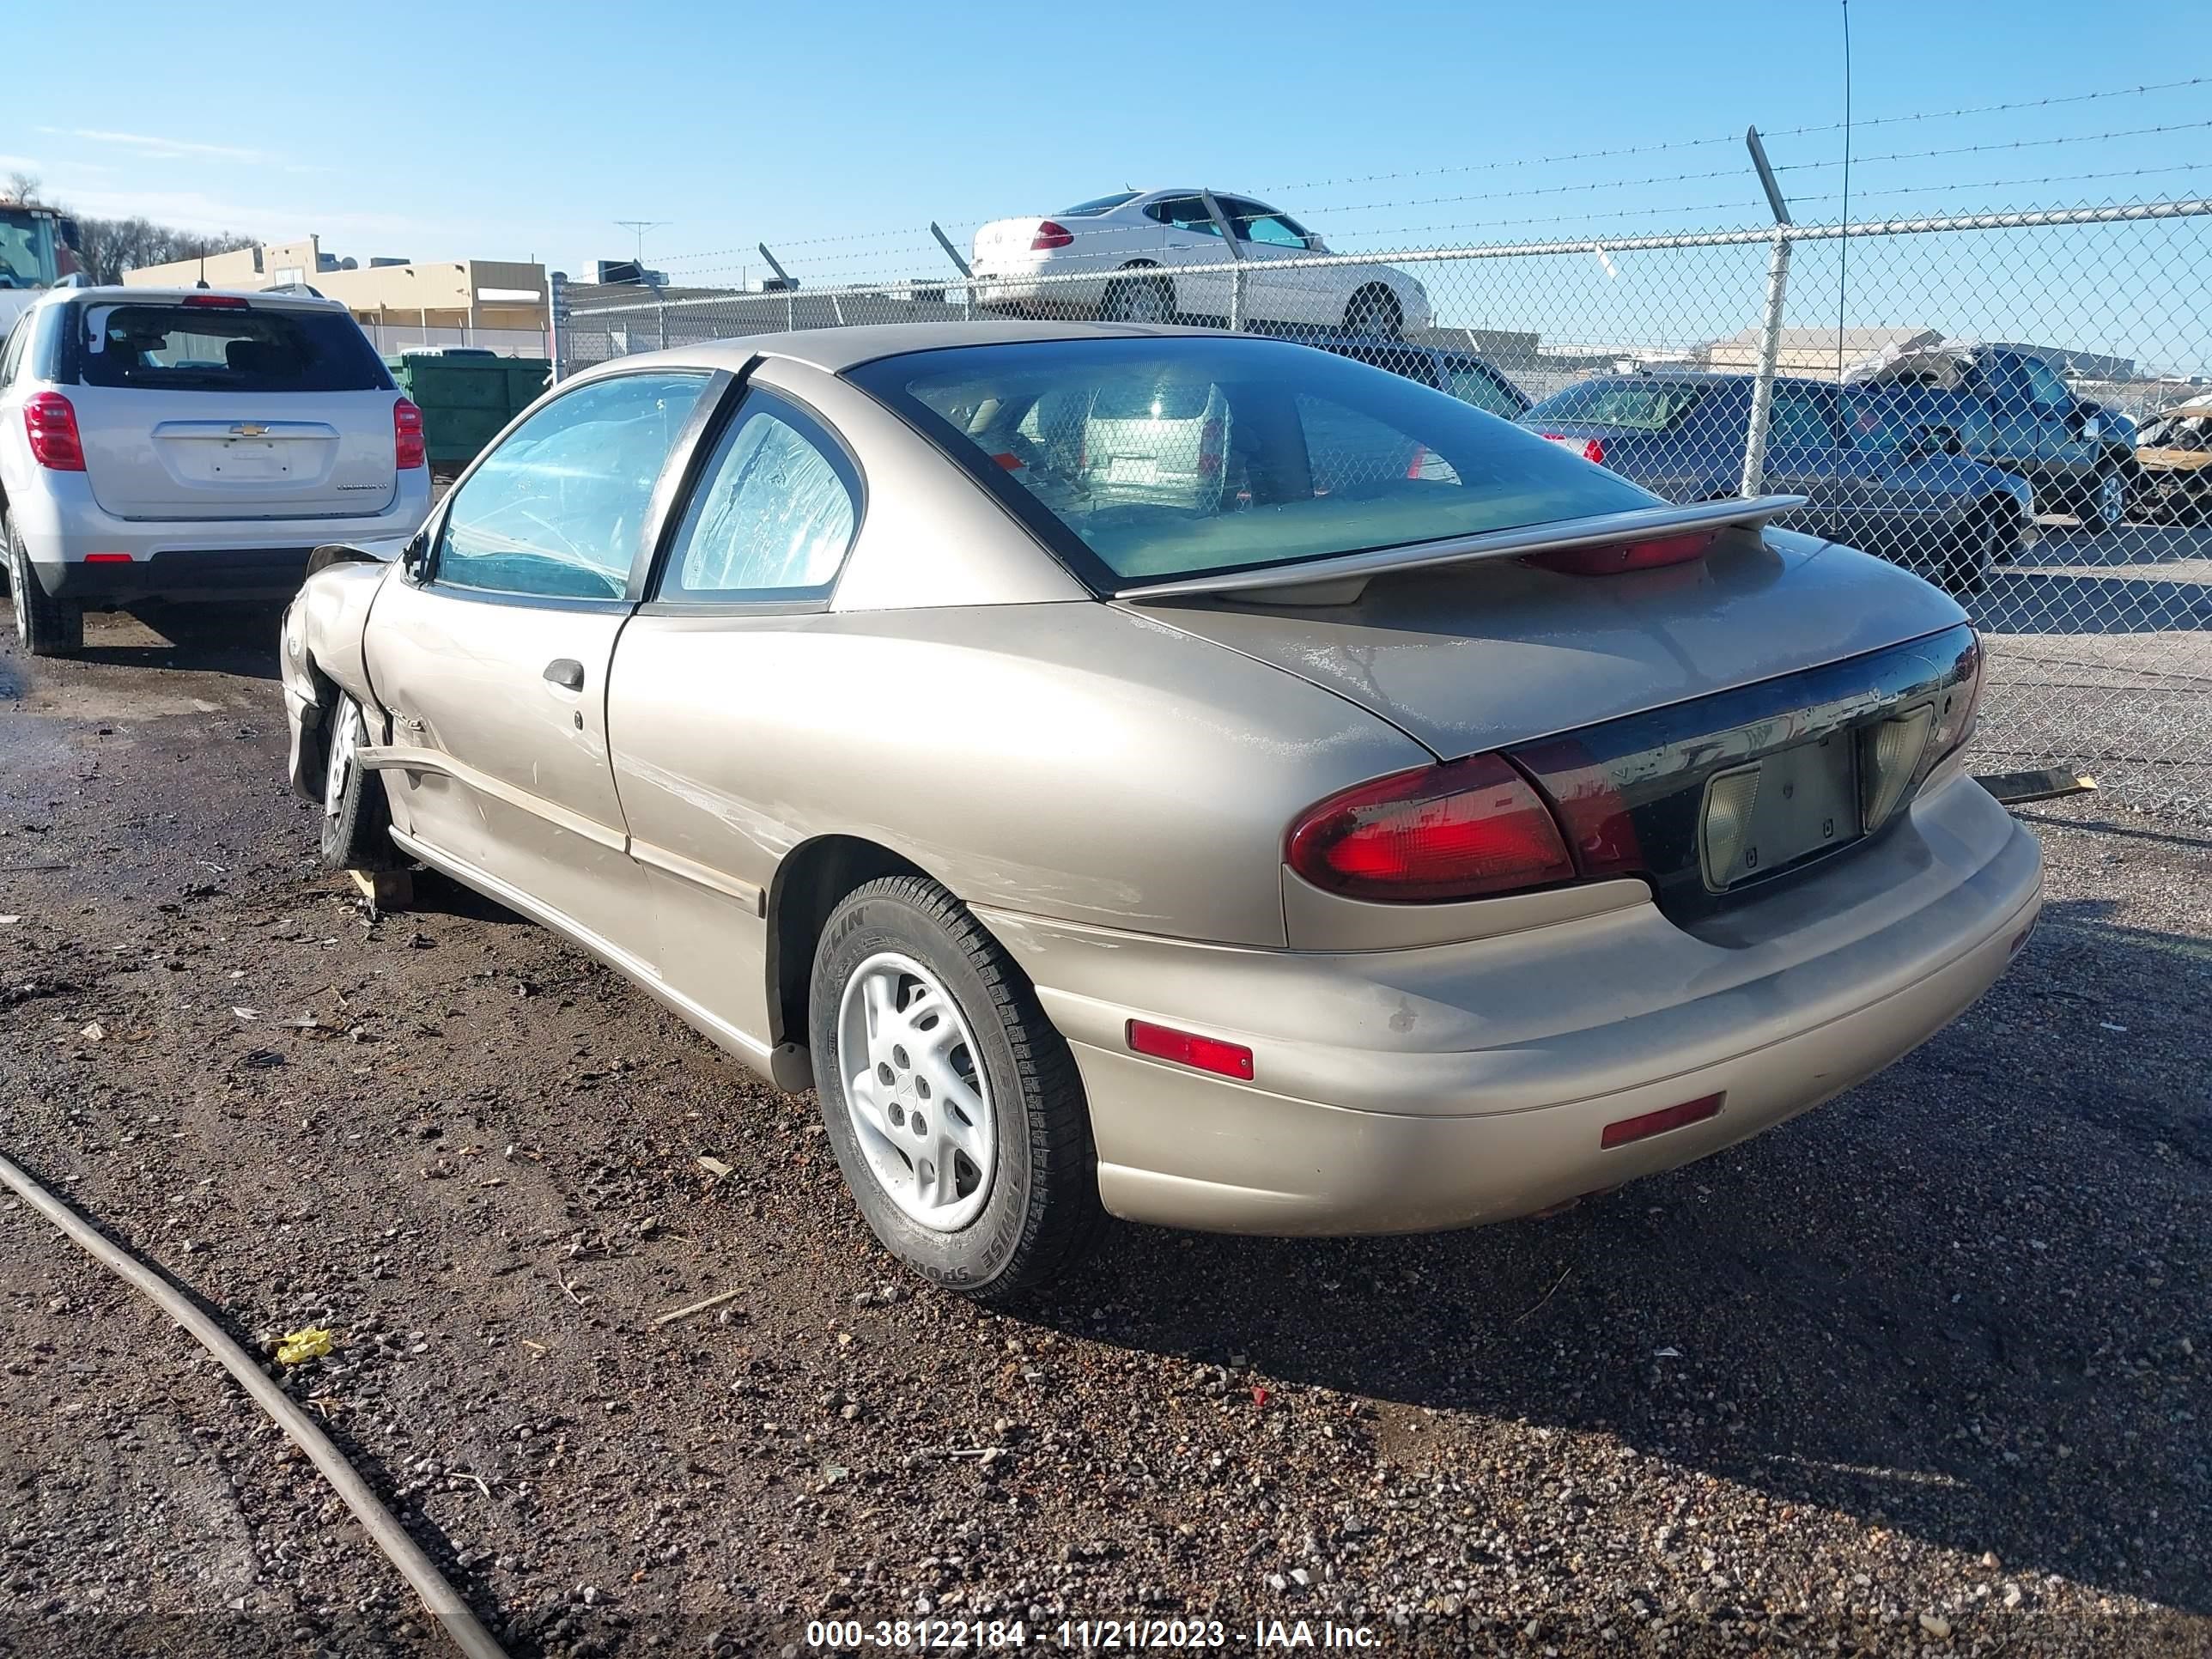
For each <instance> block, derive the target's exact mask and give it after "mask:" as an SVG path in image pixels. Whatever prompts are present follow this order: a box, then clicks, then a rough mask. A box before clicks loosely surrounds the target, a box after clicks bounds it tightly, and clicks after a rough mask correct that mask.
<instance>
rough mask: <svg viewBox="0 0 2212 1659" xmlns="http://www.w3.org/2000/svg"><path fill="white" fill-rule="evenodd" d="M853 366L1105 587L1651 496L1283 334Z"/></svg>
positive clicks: (1104, 343) (1395, 542)
mask: <svg viewBox="0 0 2212 1659" xmlns="http://www.w3.org/2000/svg"><path fill="white" fill-rule="evenodd" d="M850 378H851V379H853V380H855V381H856V382H858V383H859V384H860V385H861V386H864V387H866V389H867V390H868V391H870V392H872V393H874V394H875V395H876V396H877V397H878V398H883V399H884V401H886V402H887V403H889V404H891V406H892V407H894V408H895V409H897V410H899V411H900V412H901V413H902V414H903V415H904V416H907V418H908V420H910V421H911V422H913V423H914V424H915V425H916V426H917V427H919V428H921V430H923V431H924V432H926V433H927V434H928V435H930V436H931V437H932V438H933V439H934V440H935V441H937V442H938V443H939V445H940V447H943V448H945V451H946V452H947V453H950V454H951V456H952V457H953V458H954V459H956V460H957V461H959V462H960V463H961V464H962V465H963V467H965V468H966V470H967V471H968V472H969V475H970V476H971V477H974V478H975V479H976V480H977V481H978V483H980V484H981V486H982V487H983V488H985V489H988V490H990V491H992V492H993V493H994V494H995V495H999V496H1000V499H1002V500H1004V501H1006V503H1007V504H1008V506H1009V507H1012V508H1013V510H1014V511H1015V512H1016V513H1018V515H1019V516H1021V517H1022V518H1024V520H1027V521H1028V522H1029V523H1030V524H1031V525H1032V526H1035V527H1036V529H1037V530H1038V532H1039V533H1040V534H1042V535H1043V536H1044V537H1045V538H1046V539H1047V540H1048V542H1049V543H1050V544H1052V545H1054V547H1055V548H1056V549H1057V550H1059V551H1060V555H1061V556H1062V558H1063V560H1064V561H1065V562H1066V563H1067V564H1068V565H1069V566H1070V568H1073V569H1074V570H1075V571H1077V573H1078V574H1081V575H1082V576H1083V577H1084V578H1085V580H1088V581H1090V582H1091V584H1092V585H1093V586H1095V587H1097V588H1099V589H1101V590H1104V591H1111V590H1112V589H1114V588H1115V587H1118V586H1124V585H1126V584H1127V583H1128V582H1129V581H1132V580H1141V581H1151V580H1168V579H1170V578H1173V577H1176V576H1182V575H1198V574H1207V573H1212V572H1218V571H1229V570H1244V569H1252V568H1259V567H1261V566H1274V565H1285V564H1295V563H1298V562H1303V561H1305V560H1309V559H1319V558H1328V557H1330V556H1334V555H1337V554H1340V553H1352V552H1359V551H1363V550H1367V549H1370V548H1383V547H1397V546H1403V545H1406V544H1413V543H1418V542H1424V541H1433V540H1437V539H1440V538H1447V537H1455V536H1464V535H1471V534H1474V533H1477V532H1482V531H1486V530H1503V529H1508V528H1515V527H1518V526H1525V525H1532V524H1547V523H1553V522H1555V521H1557V520H1563V519H1575V518H1583V517H1587V516H1589V515H1592V514H1595V513H1618V512H1626V511H1630V510H1632V509H1634V508H1638V507H1650V506H1653V505H1655V504H1656V500H1657V498H1656V497H1655V496H1653V495H1649V494H1647V493H1646V492H1645V491H1644V490H1642V489H1638V488H1637V486H1635V485H1634V484H1632V483H1629V482H1628V481H1627V480H1626V479H1625V478H1623V477H1620V476H1619V475H1617V474H1615V473H1611V472H1607V471H1605V470H1604V469H1603V468H1601V467H1596V466H1592V465H1589V463H1588V462H1586V461H1584V460H1583V459H1581V458H1580V457H1578V456H1574V455H1570V454H1569V453H1566V452H1565V450H1563V449H1561V448H1560V447H1559V446H1558V445H1556V444H1547V443H1546V442H1545V441H1543V440H1542V439H1541V438H1539V437H1537V436H1536V435H1534V434H1533V433H1530V432H1526V431H1523V430H1522V429H1521V428H1517V427H1515V426H1510V425H1508V424H1507V423H1506V422H1503V421H1499V420H1497V419H1495V418H1493V417H1492V416H1488V415H1485V414H1483V413H1481V412H1480V411H1479V410H1474V409H1473V408H1470V407H1469V406H1468V404H1464V403H1462V402H1461V401H1460V400H1459V399H1458V398H1452V397H1449V396H1447V395H1446V394H1444V393H1443V392H1438V391H1434V390H1431V388H1429V387H1427V386H1418V385H1416V384H1414V383H1413V381H1411V380H1405V379H1403V378H1401V376H1399V375H1395V374H1389V373H1387V372H1386V371H1384V370H1383V369H1379V368H1370V367H1368V366H1367V365H1366V364H1364V363H1358V362H1350V361H1347V360H1346V359H1345V358H1342V357H1339V356H1334V355H1332V354H1330V353H1328V352H1322V351H1315V350H1312V349H1309V348H1307V347H1304V346H1298V345H1293V344H1291V343H1287V342H1285V341H1276V340H1267V339H1261V338H1255V337H1241V338H1240V337H1176V338H1166V339H1130V340H1098V339H1092V340H1064V341H1049V342H1047V341H1038V342H1024V343H1008V344H1005V345H983V346H971V347H966V348H962V349H953V350H945V351H931V352H920V353H915V354H912V355H910V356H902V357H890V358H885V359H884V360H882V361H880V362H873V363H869V364H866V365H865V366H863V367H862V368H858V369H854V370H853V371H850Z"/></svg>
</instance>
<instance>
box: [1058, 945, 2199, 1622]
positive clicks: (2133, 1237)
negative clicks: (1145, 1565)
mask: <svg viewBox="0 0 2212 1659" xmlns="http://www.w3.org/2000/svg"><path fill="white" fill-rule="evenodd" d="M2101 909H2102V907H2101V906H2099V905H2095V904H2089V903H2073V904H2063V903H2062V904H2054V905H2052V906H2051V908H2049V909H2048V910H2047V911H2046V913H2045V917H2046V926H2045V928H2044V929H2043V930H2042V931H2041V932H2040V933H2039V934H2038V936H2037V938H2036V940H2035V941H2034V942H2033V944H2032V945H2030V946H2029V947H2028V950H2027V952H2026V953H2024V955H2023V957H2022V958H2021V963H2020V964H2019V965H2018V967H2016V969H2015V972H2014V974H2013V975H2011V976H2009V977H2008V979H2007V980H2006V981H2003V982H2002V983H2001V984H2000V986H1999V987H1997V989H1996V990H1995V991H1994V992H1992V994H1990V997H1989V998H1987V999H1985V1000H1984V1002H1983V1003H1982V1004H1980V1005H1978V1006H1977V1007H1976V1008H1975V1009H1974V1010H1972V1011H1971V1012H1970V1013H1969V1014H1968V1016H1967V1018H1966V1019H1965V1020H1964V1021H1962V1022H1960V1024H1957V1025H1954V1027H1952V1028H1951V1029H1950V1030H1947V1031H1946V1032H1944V1033H1943V1034H1942V1035H1941V1036H1939V1037H1937V1038H1936V1040H1935V1041H1934V1042H1930V1043H1929V1045H1928V1046H1926V1047H1925V1048H1922V1049H1921V1050H1919V1051H1918V1052H1917V1053H1916V1054H1913V1055H1911V1056H1910V1057H1908V1058H1907V1059H1906V1060H1903V1061H1901V1062H1899V1064H1898V1065H1897V1066H1893V1067H1892V1068H1891V1069H1890V1070H1889V1071H1888V1072H1887V1073H1883V1074H1882V1075H1881V1076H1880V1077H1878V1078H1876V1079H1872V1080H1871V1081H1869V1083H1867V1084H1865V1085H1861V1086H1860V1087H1859V1088H1857V1089H1856V1090H1854V1091H1850V1093H1849V1094H1847V1095H1845V1096H1844V1097H1841V1098H1840V1099H1838V1100H1837V1101H1834V1102H1832V1103H1829V1104H1828V1105H1826V1106H1825V1107H1823V1108H1821V1109H1819V1110H1817V1111H1814V1112H1813V1113H1810V1114H1808V1115H1806V1116H1804V1117H1802V1118H1800V1119H1798V1120H1796V1121H1795V1122H1793V1123H1792V1124H1790V1125H1788V1126H1785V1127H1783V1128H1781V1129H1778V1130H1777V1131H1775V1132H1774V1133H1771V1134H1769V1135H1766V1136H1765V1137H1762V1138H1760V1139H1758V1140H1755V1141H1753V1142H1751V1143H1749V1144H1748V1145H1747V1146H1741V1147H1738V1148H1735V1149H1734V1150H1733V1151H1730V1152H1723V1153H1722V1154H1720V1155H1719V1156H1717V1157H1716V1158H1711V1159H1708V1160H1706V1161H1705V1162H1704V1163H1701V1164H1693V1165H1692V1166H1690V1167H1689V1168H1687V1169H1686V1170H1679V1171H1676V1172H1674V1174H1672V1175H1669V1176H1662V1177H1658V1178H1656V1179H1653V1180H1650V1181H1647V1182H1641V1183H1638V1184H1637V1185H1634V1186H1632V1187H1629V1188H1625V1189H1623V1190H1622V1191H1620V1192H1619V1193H1617V1194H1613V1195H1612V1196H1610V1197H1609V1198H1607V1199H1604V1200H1597V1201H1594V1202H1591V1203H1589V1204H1585V1205H1583V1206H1581V1207H1579V1208H1577V1209H1576V1210H1573V1211H1571V1212H1567V1213H1565V1214H1564V1215H1562V1216H1559V1217H1556V1218H1552V1219H1549V1220H1546V1221H1524V1222H1516V1223H1510V1224H1507V1225H1501V1226H1498V1227H1493V1228H1487V1229H1479V1230H1475V1231H1468V1232H1463V1233H1456V1234H1449V1235H1442V1236H1437V1237H1417V1238H1401V1239H1376V1240H1358V1241H1304V1242H1300V1241H1278V1240H1267V1239H1239V1238H1223V1237H1184V1236H1181V1235H1176V1234H1173V1233H1169V1232H1164V1231H1153V1230H1150V1229H1139V1228H1123V1229H1121V1230H1120V1231H1119V1233H1118V1236H1117V1237H1116V1239H1115V1242H1114V1243H1113V1244H1111V1245H1110V1246H1109V1248H1108V1249H1107V1250H1106V1251H1105V1252H1104V1253H1103V1255H1102V1257H1101V1258H1100V1260H1099V1261H1098V1263H1097V1266H1096V1267H1095V1268H1094V1269H1093V1270H1091V1272H1089V1273H1085V1275H1084V1276H1083V1277H1082V1278H1081V1279H1079V1281H1078V1282H1077V1283H1076V1284H1075V1285H1073V1286H1072V1287H1071V1288H1070V1291H1068V1293H1067V1294H1066V1295H1064V1296H1062V1297H1059V1298H1058V1299H1057V1302H1056V1304H1055V1306H1054V1308H1052V1309H1048V1310H1042V1312H1040V1313H1037V1314H1036V1315H1035V1316H1037V1317H1039V1318H1040V1319H1041V1322H1044V1323H1047V1324H1051V1325H1054V1326H1056V1327H1059V1328H1063V1329H1065V1330H1066V1331H1067V1332H1069V1333H1070V1334H1077V1335H1081V1336H1085V1337H1088V1338H1091V1339H1093V1340H1102V1341H1105V1342H1109V1343H1115V1344H1120V1345H1124V1346H1129V1347H1132V1348H1135V1349H1139V1350H1144V1351H1147V1352H1153V1353H1158V1354H1164V1355H1187V1356H1189V1357H1191V1358H1194V1359H1195V1360H1199V1361H1203V1362H1209V1363H1224V1362H1227V1361H1229V1360H1230V1359H1231V1358H1232V1356H1236V1355H1243V1356H1246V1357H1247V1358H1249V1361H1250V1363H1251V1364H1252V1365H1253V1366H1255V1368H1256V1369H1257V1370H1258V1371H1259V1372H1260V1373H1261V1374H1263V1375H1267V1376H1276V1377H1279V1378H1282V1379H1284V1380H1285V1381H1286V1382H1289V1383H1292V1384H1305V1385H1310V1386H1321V1387H1326V1388H1329V1389H1340V1390H1344V1391H1346V1392H1349V1393H1352V1394H1356V1395H1365V1396H1368V1397H1370V1398H1371V1399H1375V1400H1377V1401H1395V1402H1401V1403H1402V1404H1403V1405H1405V1406H1408V1407H1429V1408H1431V1409H1432V1410H1433V1411H1434V1412H1436V1413H1437V1416H1436V1417H1435V1418H1432V1419H1431V1418H1423V1419H1419V1420H1418V1421H1412V1424H1411V1425H1412V1427H1413V1429H1415V1430H1418V1431H1419V1432H1414V1433H1412V1434H1410V1435H1408V1436H1407V1437H1404V1438H1402V1439H1401V1440H1400V1441H1398V1442H1397V1443H1391V1441H1390V1440H1389V1437H1388V1433H1387V1429H1388V1425H1387V1424H1386V1425H1385V1431H1386V1435H1385V1446H1386V1449H1388V1451H1389V1455H1391V1456H1392V1457H1393V1458H1394V1459H1395V1460H1398V1461H1402V1462H1409V1463H1412V1464H1413V1465H1414V1466H1415V1467H1416V1468H1419V1466H1420V1465H1421V1463H1422V1462H1423V1461H1424V1460H1433V1462H1435V1463H1436V1464H1437V1465H1438V1466H1440V1467H1449V1466H1451V1465H1452V1464H1454V1463H1455V1462H1464V1463H1465V1464H1466V1465H1468V1466H1470V1467H1472V1468H1481V1467H1482V1466H1483V1465H1484V1463H1485V1462H1486V1460H1487V1459H1488V1458H1489V1457H1491V1456H1492V1455H1494V1447H1495V1441H1494V1439H1493V1438H1492V1425H1493V1424H1494V1423H1495V1422H1496V1421H1498V1420H1504V1421H1507V1422H1512V1421H1523V1422H1526V1423H1528V1424H1531V1425H1537V1426H1538V1427H1557V1428H1562V1429H1570V1430H1576V1431H1592V1432H1597V1433H1601V1434H1609V1435H1612V1436H1613V1437H1618V1438H1619V1439H1620V1440H1621V1441H1622V1442H1625V1443H1626V1444H1628V1445H1631V1446H1632V1447H1634V1448H1636V1449H1638V1450H1639V1451H1642V1452H1644V1453H1645V1454H1647V1455H1656V1456H1659V1457H1662V1458H1664V1459H1666V1460H1667V1461H1668V1462H1673V1463H1674V1464H1677V1465H1680V1466H1682V1467H1686V1468H1692V1469H1699V1470H1703V1471H1705V1472H1707V1473H1710V1474H1714V1475H1719V1476H1724V1477H1726V1478H1728V1479H1729V1480H1735V1481H1740V1482H1743V1483H1746V1484H1747V1485H1749V1486H1753V1487H1756V1488H1759V1489H1763V1490H1765V1491H1766V1492H1770V1493H1771V1494H1774V1495H1776V1496H1778V1497H1779V1498H1782V1499H1784V1501H1787V1502H1791V1503H1802V1504H1819V1505H1824V1506H1827V1507H1830V1508H1832V1509H1833V1510H1839V1511H1842V1512H1844V1513H1845V1514H1848V1515H1850V1516H1856V1517H1858V1518H1860V1519H1861V1520H1863V1521H1865V1522H1869V1523H1871V1524H1874V1525H1877V1526H1886V1527H1888V1528H1893V1529H1895V1530H1899V1531H1901V1532H1904V1533H1907V1534H1914V1535H1917V1536H1918V1537H1920V1538H1922V1539H1925V1540H1927V1541H1931V1542H1934V1543H1937V1544H1941V1545H1943V1546H1947V1547H1951V1548H1954V1549H1958V1550H1960V1551H1964V1552H1966V1553H1969V1554H1970V1555H1979V1554H1980V1553H1983V1552H1984V1551H1994V1552H1995V1553H1996V1555H1997V1556H1998V1557H1999V1558H2000V1559H2001V1560H2002V1565H2003V1570H2004V1571H2005V1573H2006V1574H2007V1575H2008V1576H2010V1575H2013V1574H2024V1573H2033V1572H2057V1573H2063V1574H2064V1575H2066V1576H2067V1577H2069V1578H2073V1579H2075V1580H2077V1581H2082V1582H2087V1583H2093V1584H2096V1585H2099V1586H2100V1587H2103V1588H2106V1589H2112V1590H2124V1591H2127V1592H2129V1593H2130V1594H2134V1595H2145V1596H2149V1597H2152V1598H2154V1599H2155V1600H2157V1601H2163V1602H2166V1603H2168V1604H2170V1605H2173V1606H2177V1607H2183V1608H2186V1609H2191V1610H2194V1611H2198V1612H2203V1611H2206V1610H2212V1560H2208V1557H2207V1556H2206V1554H2205V1552H2204V1550H2203V1516H2204V1515H2205V1513H2206V1512H2207V1510H2206V1508H2205V1507H2204V1506H2205V1504H2206V1503H2207V1494H2208V1493H2212V1451H2208V1438H2207V1433H2206V1427H2205V1425H2204V1424H2203V1423H2202V1422H2199V1421H2197V1420H2196V1415H2195V1413H2196V1412H2201V1411H2202V1409H2203V1406H2204V1389H2203V1374H2204V1373H2203V1364H2204V1362H2203V1358H2201V1357H2198V1358H2190V1357H2188V1353H2187V1351H2185V1350H2183V1349H2182V1348H2181V1347H2180V1346H2179V1340H2180V1339H2181V1338H2183V1337H2184V1336H2185V1335H2188V1334H2191V1332H2192V1331H2193V1332H2194V1334H2195V1335H2196V1340H2197V1344H2198V1345H2202V1344H2203V1341H2204V1326H2203V1307H2204V1299H2205V1297H2206V1296H2207V1294H2208V1291H2212V1243H2208V1240H2212V1225H2208V1222H2212V1204H2208V1202H2207V1194H2208V1189H2212V1181H2208V1176H2212V1107H2209V1106H2208V1099H2207V1090H2206V1087H2205V1084H2204V1081H2203V1079H2204V1078H2205V1076H2206V1075H2207V1069H2206V1060H2207V1049H2206V1046H2205V1042H2204V1039H2203V1036H2202V1022H2201V1011H2202V1009H2203V1006H2206V997H2205V992H2206V990H2207V988H2208V987H2212V950H2208V949H2207V948H2206V947H2204V946H2203V945H2201V944H2198V943H2197V941H2195V940H2185V939H2168V938H2166V936H2163V935H2152V934H2142V933H2132V932H2130V931H2128V930H2123V929H2118V928H2114V927H2110V926H2108V925H2106V924H2105V923H2104V922H2103V921H2101V919H2100V911H2101ZM2129 1027H2132V1028H2134V1030H2136V1032H2137V1033H2138V1034H2139V1035H2136V1036H2132V1037H2131V1036H2128V1035H2127V1028H2129ZM2192 1408H2193V1410H2192ZM1388 1416H1389V1413H1388V1412H1387V1411H1386V1418H1387V1417H1388ZM1408 1420H1410V1419H1408Z"/></svg>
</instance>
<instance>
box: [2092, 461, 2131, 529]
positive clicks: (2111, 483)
mask: <svg viewBox="0 0 2212 1659" xmlns="http://www.w3.org/2000/svg"><path fill="white" fill-rule="evenodd" d="M2127 511H2128V486H2127V481H2126V480H2125V479H2124V478H2122V477H2120V475H2119V474H2118V473H2117V472H2106V473H2102V474H2100V476H2099V477H2098V479H2097V517H2098V519H2099V520H2100V521H2101V522H2103V523H2104V524H2106V525H2107V526H2112V525H2117V524H2118V523H2119V522H2120V520H2122V519H2124V518H2125V517H2126V516H2127Z"/></svg>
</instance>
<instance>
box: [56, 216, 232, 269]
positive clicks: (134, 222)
mask: <svg viewBox="0 0 2212 1659" xmlns="http://www.w3.org/2000/svg"><path fill="white" fill-rule="evenodd" d="M257 240H258V238H255V237H252V236H247V235H244V234H240V232H237V231H234V230H225V231H216V232H213V233H210V232H206V231H197V230H179V229H178V228H176V227H175V226H173V225H157V224H155V223H154V222H153V221H151V220H150V219H143V218H135V217H134V218H129V219H80V220H78V221H77V262H78V263H79V264H81V265H82V266H83V267H84V271H85V274H86V276H88V277H89V278H90V279H91V280H92V281H94V282H95V283H119V282H121V281H122V280H123V273H124V272H125V271H126V270H138V269H139V268H140V267H142V266H144V265H162V264H169V263H170V262H171V261H172V260H175V259H196V258H202V257H203V256H204V255H207V254H211V253H226V252H229V251H230V250H231V249H233V248H240V247H252V246H254V244H255V242H256V241H257Z"/></svg>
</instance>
